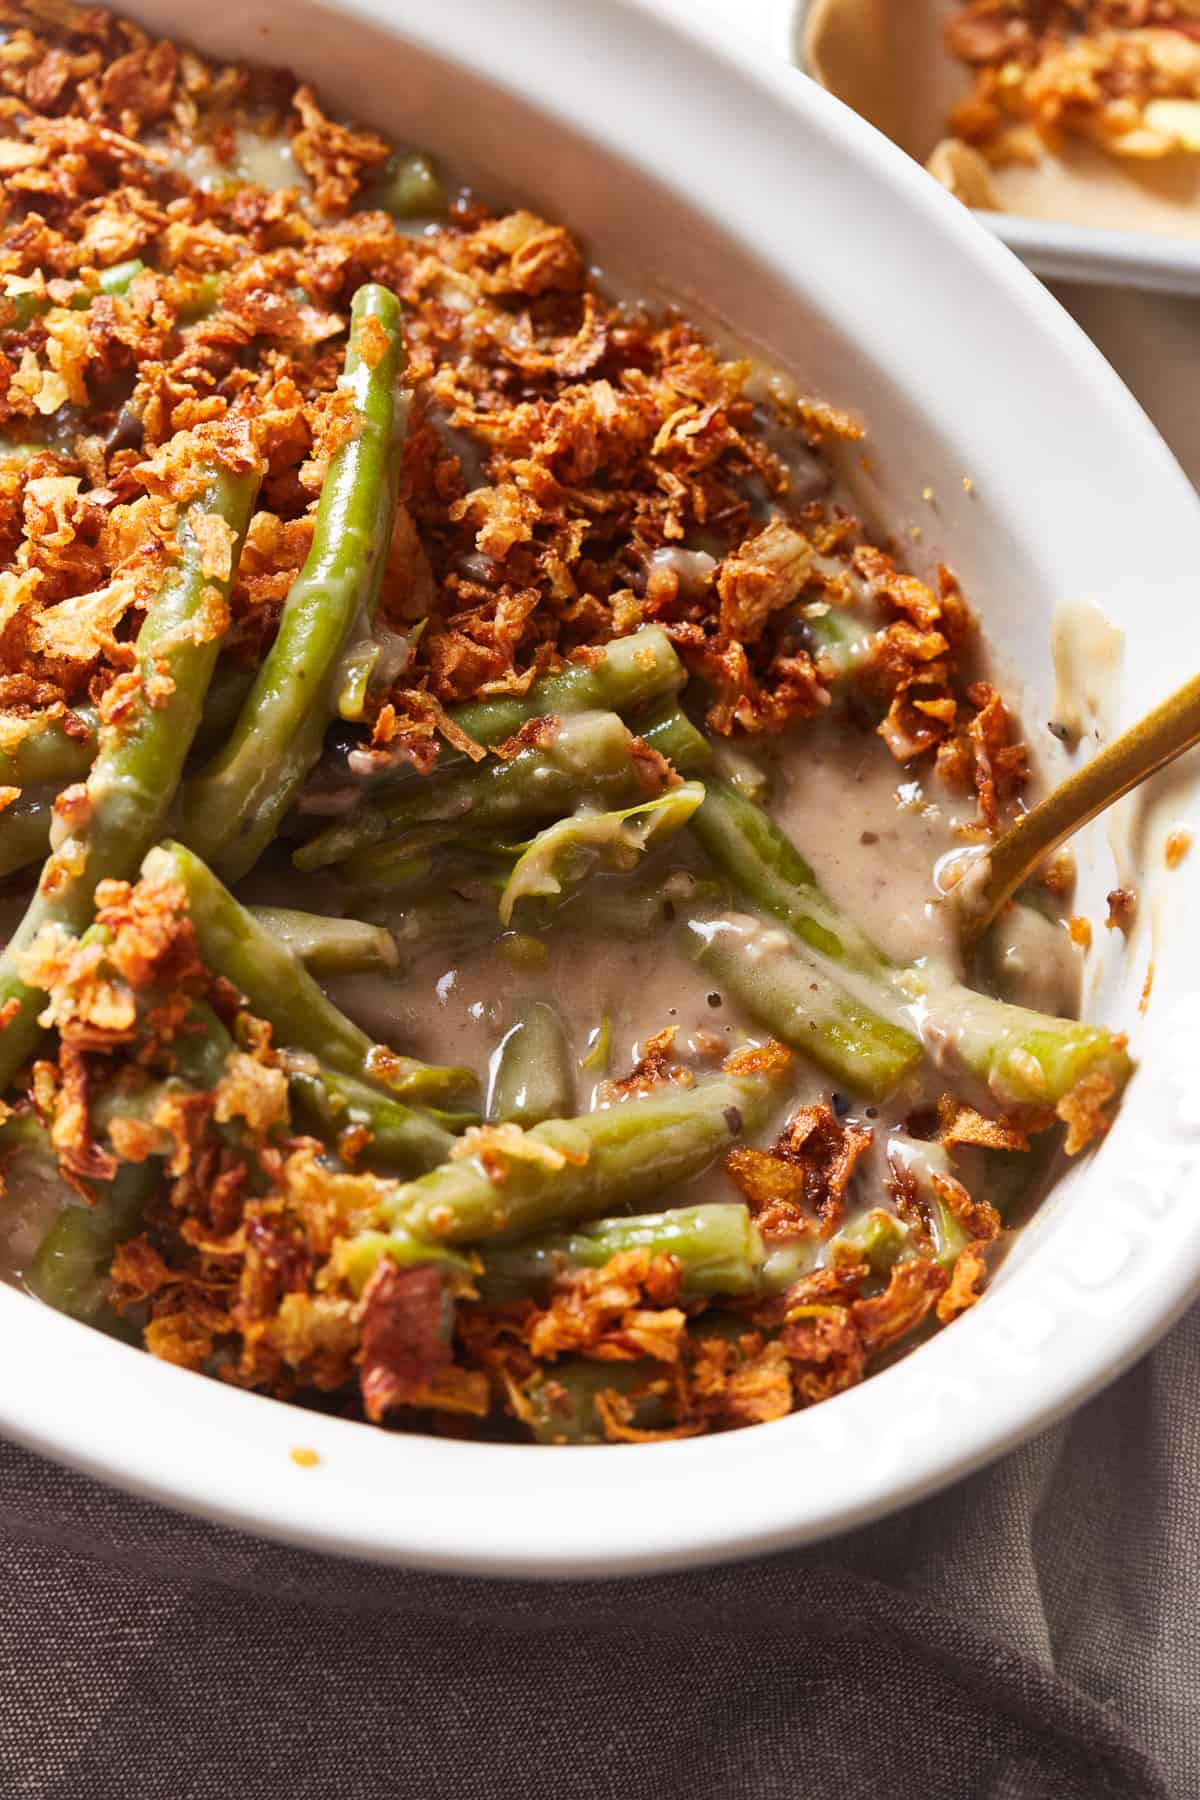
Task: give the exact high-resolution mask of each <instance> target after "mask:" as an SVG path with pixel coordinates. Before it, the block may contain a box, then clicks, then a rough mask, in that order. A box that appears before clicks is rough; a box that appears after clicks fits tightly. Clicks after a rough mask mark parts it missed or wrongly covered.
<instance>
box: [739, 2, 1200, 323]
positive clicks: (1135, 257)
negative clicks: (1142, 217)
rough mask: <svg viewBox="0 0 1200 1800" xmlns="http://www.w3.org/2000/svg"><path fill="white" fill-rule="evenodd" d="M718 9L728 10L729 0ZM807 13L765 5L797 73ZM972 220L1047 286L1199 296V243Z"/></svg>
mask: <svg viewBox="0 0 1200 1800" xmlns="http://www.w3.org/2000/svg"><path fill="white" fill-rule="evenodd" d="M720 3H721V4H722V6H723V9H725V10H727V9H728V0H720ZM901 3H903V0H901ZM808 8H809V0H770V10H769V14H768V17H769V34H768V35H769V41H770V44H771V46H772V48H774V50H775V51H776V52H777V54H778V55H780V56H782V57H785V58H786V59H787V61H788V62H791V63H794V64H795V66H796V67H797V68H799V69H803V68H804V21H805V16H806V14H807V12H808ZM976 216H977V217H978V218H980V219H982V220H983V222H984V223H985V224H986V225H987V227H988V229H989V230H991V231H994V232H995V234H996V236H997V237H998V238H999V239H1000V240H1001V242H1002V243H1005V244H1007V245H1008V247H1009V249H1010V250H1014V251H1015V252H1016V254H1017V255H1018V256H1019V257H1020V258H1021V260H1022V262H1024V263H1027V264H1028V266H1029V267H1030V268H1031V269H1033V270H1035V271H1036V272H1037V274H1039V275H1044V276H1045V277H1046V278H1047V280H1052V281H1053V280H1062V281H1087V282H1093V283H1098V284H1101V285H1103V286H1105V287H1113V286H1115V287H1138V288H1149V289H1151V290H1152V291H1154V292H1156V293H1164V294H1200V239H1196V238H1186V237H1171V236H1168V235H1167V234H1165V233H1159V232H1151V231H1144V232H1143V231H1113V230H1110V229H1107V228H1104V227H1101V226H1095V225H1068V224H1059V223H1052V222H1048V221H1046V220H1044V219H1028V218H1021V217H1020V216H1018V215H1017V214H1015V213H989V212H981V213H978V214H977V215H976Z"/></svg>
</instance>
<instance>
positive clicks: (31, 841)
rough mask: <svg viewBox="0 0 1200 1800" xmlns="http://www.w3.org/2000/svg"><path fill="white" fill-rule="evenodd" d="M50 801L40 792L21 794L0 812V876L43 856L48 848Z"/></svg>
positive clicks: (51, 805) (51, 817)
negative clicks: (39, 793) (38, 793)
mask: <svg viewBox="0 0 1200 1800" xmlns="http://www.w3.org/2000/svg"><path fill="white" fill-rule="evenodd" d="M53 823H54V801H53V799H50V798H47V797H46V796H45V795H44V794H43V795H37V794H32V795H30V794H22V795H21V797H20V799H19V800H14V801H13V803H12V805H11V806H6V807H5V809H4V811H3V812H2V813H0V876H5V875H13V874H15V873H16V871H17V870H18V869H24V868H26V867H27V866H28V865H29V864H30V863H34V862H38V861H39V860H40V859H44V858H45V856H46V853H47V851H48V850H49V848H50V827H51V825H52V824H53Z"/></svg>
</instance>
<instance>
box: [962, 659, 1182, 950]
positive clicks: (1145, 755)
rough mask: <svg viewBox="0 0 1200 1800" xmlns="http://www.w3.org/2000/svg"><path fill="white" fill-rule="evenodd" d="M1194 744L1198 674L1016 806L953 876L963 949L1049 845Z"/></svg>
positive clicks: (1041, 858) (973, 941)
mask: <svg viewBox="0 0 1200 1800" xmlns="http://www.w3.org/2000/svg"><path fill="white" fill-rule="evenodd" d="M1193 744H1200V675H1193V676H1192V679H1191V680H1190V681H1185V682H1184V684H1183V686H1182V687H1181V688H1176V690H1175V692H1174V693H1173V694H1170V695H1168V697H1167V698H1166V699H1165V700H1163V701H1162V702H1161V703H1160V704H1159V705H1158V706H1156V707H1154V709H1153V711H1151V712H1148V713H1147V714H1146V716H1145V717H1144V718H1142V719H1139V720H1138V722H1137V724H1136V725H1131V726H1130V727H1129V729H1128V730H1127V731H1123V732H1122V733H1121V735H1120V736H1119V737H1115V738H1114V739H1113V741H1112V743H1111V744H1108V745H1106V746H1105V748H1104V749H1103V750H1101V752H1100V754H1099V755H1098V756H1094V757H1093V758H1092V760H1091V762H1089V763H1085V764H1084V766H1083V767H1082V769H1076V770H1075V771H1074V773H1073V774H1070V775H1068V776H1067V778H1066V780H1065V781H1061V782H1060V783H1059V784H1058V786H1057V787H1056V788H1055V789H1054V792H1053V793H1052V794H1047V795H1046V798H1045V799H1044V800H1040V801H1039V802H1038V804H1037V805H1036V806H1035V807H1033V808H1032V809H1031V810H1030V811H1029V812H1027V813H1022V814H1021V817H1020V818H1019V819H1018V820H1017V822H1016V824H1015V825H1013V826H1012V827H1010V829H1009V830H1008V831H1006V832H1005V833H1004V835H1003V837H1001V838H1000V839H999V840H998V842H997V843H996V844H995V846H994V847H993V849H992V850H991V851H990V852H989V853H988V855H987V856H986V857H984V858H983V859H982V866H983V867H984V868H986V874H985V875H983V876H982V878H981V879H979V880H975V879H973V878H972V877H971V876H968V877H967V878H966V879H965V880H964V881H963V882H962V883H960V888H961V890H962V892H961V921H962V922H961V926H960V936H961V939H962V945H963V948H964V950H968V951H969V950H972V949H974V947H975V945H976V944H977V943H978V941H979V939H980V937H981V936H982V934H983V933H984V932H985V931H986V930H987V928H988V926H989V925H990V924H991V922H992V920H993V919H994V918H995V916H996V914H997V913H998V912H999V910H1000V908H1001V907H1002V906H1003V905H1004V903H1005V901H1006V900H1009V899H1011V898H1012V896H1013V894H1014V893H1015V892H1016V890H1017V889H1018V888H1019V887H1020V885H1021V883H1022V882H1023V881H1024V880H1025V879H1026V877H1027V876H1029V875H1031V874H1032V873H1033V871H1034V869H1036V868H1037V866H1038V864H1039V863H1040V862H1043V861H1044V860H1045V858H1046V857H1047V856H1049V855H1050V854H1051V852H1052V851H1054V850H1057V849H1058V847H1059V845H1060V844H1063V843H1065V842H1066V840H1067V839H1068V838H1069V837H1072V836H1074V834H1075V832H1077V831H1078V830H1079V829H1080V827H1081V826H1083V825H1086V824H1087V823H1088V821H1089V820H1090V819H1094V818H1095V817H1096V815H1097V814H1098V813H1102V812H1103V811H1104V810H1105V808H1106V807H1109V806H1112V805H1113V804H1114V802H1115V801H1117V800H1120V799H1121V798H1122V797H1123V796H1124V795H1125V794H1128V793H1129V792H1131V790H1132V789H1133V788H1135V787H1137V786H1139V784H1140V783H1141V782H1143V781H1145V780H1146V778H1147V777H1148V776H1150V775H1153V774H1155V773H1156V772H1157V771H1158V770H1159V769H1162V768H1165V767H1166V765H1167V764H1168V763H1170V762H1174V760H1175V758H1176V757H1177V756H1182V755H1183V753H1184V751H1185V750H1190V749H1191V748H1192V746H1193ZM958 891H959V890H957V889H956V890H955V892H958Z"/></svg>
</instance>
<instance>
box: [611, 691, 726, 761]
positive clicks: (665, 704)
mask: <svg viewBox="0 0 1200 1800" xmlns="http://www.w3.org/2000/svg"><path fill="white" fill-rule="evenodd" d="M629 729H630V730H631V731H633V732H636V733H637V735H638V737H640V738H641V739H642V741H643V743H646V744H649V745H650V748H651V749H652V750H657V751H658V754H659V755H660V756H665V757H666V759H667V761H668V762H669V763H673V764H674V766H675V767H676V768H677V769H679V770H680V771H681V773H683V774H685V775H687V774H690V773H691V771H692V770H693V769H702V768H703V767H704V766H705V764H706V763H708V762H711V761H712V746H711V745H710V743H709V741H708V739H707V738H706V737H705V735H704V733H703V732H702V731H698V730H697V729H696V727H695V726H694V725H693V724H692V721H691V720H690V719H689V718H688V716H687V714H686V713H685V712H684V711H683V709H682V708H681V707H679V706H676V705H675V703H674V702H673V701H670V700H664V701H662V702H661V704H659V705H658V706H655V707H652V708H651V709H650V710H649V711H648V712H646V713H642V714H635V716H634V717H633V718H632V719H631V720H630V721H629Z"/></svg>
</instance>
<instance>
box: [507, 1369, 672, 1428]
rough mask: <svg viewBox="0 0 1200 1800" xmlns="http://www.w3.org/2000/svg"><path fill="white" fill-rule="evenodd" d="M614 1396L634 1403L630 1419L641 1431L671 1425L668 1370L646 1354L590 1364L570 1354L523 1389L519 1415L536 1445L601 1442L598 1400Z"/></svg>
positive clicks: (600, 1418) (541, 1372) (540, 1373)
mask: <svg viewBox="0 0 1200 1800" xmlns="http://www.w3.org/2000/svg"><path fill="white" fill-rule="evenodd" d="M606 1394H617V1395H619V1396H620V1398H621V1399H622V1400H624V1401H626V1402H627V1403H629V1404H630V1405H631V1407H632V1418H631V1420H630V1423H631V1424H632V1425H633V1426H634V1428H635V1429H636V1430H639V1431H661V1430H664V1429H665V1428H667V1427H668V1426H669V1425H670V1423H671V1418H672V1406H671V1378H670V1371H669V1369H668V1368H667V1367H666V1366H665V1365H664V1364H662V1363H656V1362H652V1361H651V1360H650V1359H649V1358H644V1359H641V1360H639V1361H637V1362H589V1361H586V1360H585V1359H584V1358H583V1357H571V1358H568V1359H566V1360H564V1361H562V1362H558V1363H554V1364H553V1365H552V1366H551V1367H549V1368H547V1369H543V1370H540V1371H539V1372H538V1375H537V1377H536V1378H535V1379H534V1380H533V1381H530V1382H529V1383H527V1384H526V1386H525V1387H524V1388H523V1389H522V1390H521V1400H522V1408H521V1412H520V1415H519V1416H520V1418H521V1421H522V1423H523V1424H524V1425H526V1426H527V1427H528V1429H529V1434H530V1436H531V1437H532V1438H533V1441H534V1442H535V1443H537V1444H602V1443H604V1442H605V1431H604V1421H603V1418H602V1416H601V1413H600V1410H599V1407H598V1405H597V1402H598V1401H601V1400H602V1399H603V1397H604V1396H605V1395H606Z"/></svg>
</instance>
